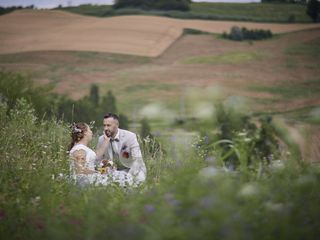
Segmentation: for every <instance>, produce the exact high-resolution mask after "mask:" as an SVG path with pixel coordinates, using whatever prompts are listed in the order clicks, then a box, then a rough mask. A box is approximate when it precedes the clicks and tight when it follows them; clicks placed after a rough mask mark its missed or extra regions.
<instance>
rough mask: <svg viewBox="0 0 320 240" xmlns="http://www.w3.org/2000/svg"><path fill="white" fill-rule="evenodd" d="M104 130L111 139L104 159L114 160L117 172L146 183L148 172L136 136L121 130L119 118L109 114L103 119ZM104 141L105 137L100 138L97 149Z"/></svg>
mask: <svg viewBox="0 0 320 240" xmlns="http://www.w3.org/2000/svg"><path fill="white" fill-rule="evenodd" d="M103 128H104V132H105V135H106V136H107V137H108V138H110V144H109V146H108V147H107V150H106V152H105V153H104V155H103V156H102V159H108V160H112V161H113V162H114V164H115V165H116V166H117V170H120V171H126V172H128V173H129V174H131V175H132V176H133V179H134V181H136V182H137V183H140V182H143V181H145V179H146V172H147V170H146V166H145V164H144V161H143V159H142V154H141V150H140V146H139V143H138V140H137V136H136V134H135V133H133V132H130V131H127V130H123V129H120V128H119V117H118V116H117V115H116V114H114V113H107V114H106V115H105V116H104V117H103ZM103 141H104V135H102V136H100V137H99V140H98V145H97V149H99V147H100V146H101V144H103ZM102 159H100V160H102Z"/></svg>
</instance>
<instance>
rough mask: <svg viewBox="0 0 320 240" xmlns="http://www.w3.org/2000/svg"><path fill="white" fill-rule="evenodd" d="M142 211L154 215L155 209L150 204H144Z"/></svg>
mask: <svg viewBox="0 0 320 240" xmlns="http://www.w3.org/2000/svg"><path fill="white" fill-rule="evenodd" d="M144 210H145V212H147V213H154V212H155V210H156V208H155V207H154V206H153V205H152V204H146V205H144Z"/></svg>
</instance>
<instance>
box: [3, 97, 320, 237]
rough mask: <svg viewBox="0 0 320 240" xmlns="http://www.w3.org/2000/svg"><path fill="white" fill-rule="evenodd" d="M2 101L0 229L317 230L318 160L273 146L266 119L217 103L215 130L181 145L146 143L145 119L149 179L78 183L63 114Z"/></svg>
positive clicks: (116, 232) (85, 232)
mask: <svg viewBox="0 0 320 240" xmlns="http://www.w3.org/2000/svg"><path fill="white" fill-rule="evenodd" d="M93 92H94V91H93ZM92 99H96V98H92ZM8 102H9V101H8V99H6V98H4V97H3V96H2V99H1V101H0V120H1V123H3V127H2V128H0V153H1V157H2V158H1V161H0V182H1V185H0V223H1V224H0V238H1V239H57V238H59V239H139V240H140V239H208V238H217V239H222V238H223V239H317V238H318V236H319V233H320V220H319V214H320V206H319V200H320V184H319V181H320V168H319V166H310V165H307V164H305V163H303V162H301V161H296V159H294V158H292V157H293V156H292V155H294V154H292V155H291V156H290V155H289V156H287V157H286V158H283V156H282V155H281V154H278V152H277V151H278V148H276V146H277V144H276V142H277V139H275V138H274V137H275V136H276V133H274V132H273V131H274V130H272V124H271V122H272V121H271V119H268V118H267V119H262V120H261V122H260V124H256V123H255V124H254V123H253V122H252V121H251V120H250V119H247V118H246V117H242V116H239V115H236V114H235V113H234V112H232V111H229V110H226V109H224V108H223V107H222V106H220V107H221V108H220V109H219V106H217V109H218V114H216V116H217V117H216V124H217V125H216V126H218V129H217V131H216V133H212V135H208V133H207V135H202V136H203V137H200V139H202V141H205V142H206V144H202V145H201V144H199V141H198V140H196V139H195V144H194V145H192V146H191V145H190V146H188V147H187V148H184V150H181V151H180V152H179V155H171V154H169V153H167V154H163V153H162V150H161V149H160V148H158V149H157V151H155V152H156V154H154V152H153V153H152V152H150V151H149V149H150V146H152V145H154V141H153V140H152V138H148V134H147V133H148V132H150V128H148V126H147V123H146V122H144V123H143V124H144V125H145V127H144V129H145V133H146V136H147V137H146V138H142V139H141V140H140V141H144V144H141V145H142V148H143V149H142V151H143V154H144V160H145V162H146V165H147V169H148V177H147V182H146V183H144V184H143V185H142V186H140V187H138V188H135V189H129V188H125V189H122V188H120V187H118V186H116V185H110V186H107V187H87V188H79V187H78V186H75V185H73V184H72V183H70V182H69V180H68V172H69V163H68V157H67V152H66V146H67V145H68V143H69V129H68V126H67V125H66V123H64V122H63V121H60V120H56V119H55V120H53V119H46V118H39V117H37V113H36V111H35V110H34V107H33V106H32V105H31V104H30V102H29V101H27V99H24V98H16V101H15V104H14V105H13V106H12V107H11V106H9V104H8ZM31 102H32V101H31ZM203 134H204V133H203ZM204 137H205V138H204ZM247 138H248V139H249V138H250V139H255V140H250V141H249V140H248V139H247ZM267 142H269V144H267ZM209 146H210V147H209ZM261 146H264V147H261ZM230 150H231V151H230ZM257 150H259V151H258V152H257ZM203 153H205V154H206V156H204V155H203ZM210 154H212V156H210ZM226 154H227V155H226ZM234 154H235V155H234ZM270 154H273V155H274V156H277V157H279V158H276V157H270ZM232 156H233V157H234V159H233V157H232ZM210 157H211V158H210ZM210 159H211V160H212V161H210ZM249 159H251V160H250V161H252V162H254V163H257V164H249V162H250V161H249ZM233 160H235V162H233ZM258 160H259V161H258ZM227 163H229V165H228V164H227ZM231 163H232V164H234V166H235V167H234V168H230V167H229V166H230V164H231Z"/></svg>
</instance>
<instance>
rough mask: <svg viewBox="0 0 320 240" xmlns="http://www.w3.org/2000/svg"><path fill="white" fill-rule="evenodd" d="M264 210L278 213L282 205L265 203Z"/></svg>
mask: <svg viewBox="0 0 320 240" xmlns="http://www.w3.org/2000/svg"><path fill="white" fill-rule="evenodd" d="M265 208H266V209H267V210H269V211H272V212H280V211H281V210H282V209H283V208H284V204H283V203H273V202H271V201H268V202H266V203H265Z"/></svg>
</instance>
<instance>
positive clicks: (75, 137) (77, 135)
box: [68, 122, 88, 151]
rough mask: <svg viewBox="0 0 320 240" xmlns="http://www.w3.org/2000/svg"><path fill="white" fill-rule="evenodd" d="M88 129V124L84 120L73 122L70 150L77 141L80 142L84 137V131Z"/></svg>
mask: <svg viewBox="0 0 320 240" xmlns="http://www.w3.org/2000/svg"><path fill="white" fill-rule="evenodd" d="M87 130H88V125H87V124H85V123H83V122H79V123H74V124H72V126H71V143H70V145H69V148H68V150H69V151H70V150H71V149H72V148H73V146H74V145H75V144H76V143H77V142H79V141H80V140H81V139H82V138H83V137H84V133H85V132H86V131H87Z"/></svg>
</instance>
